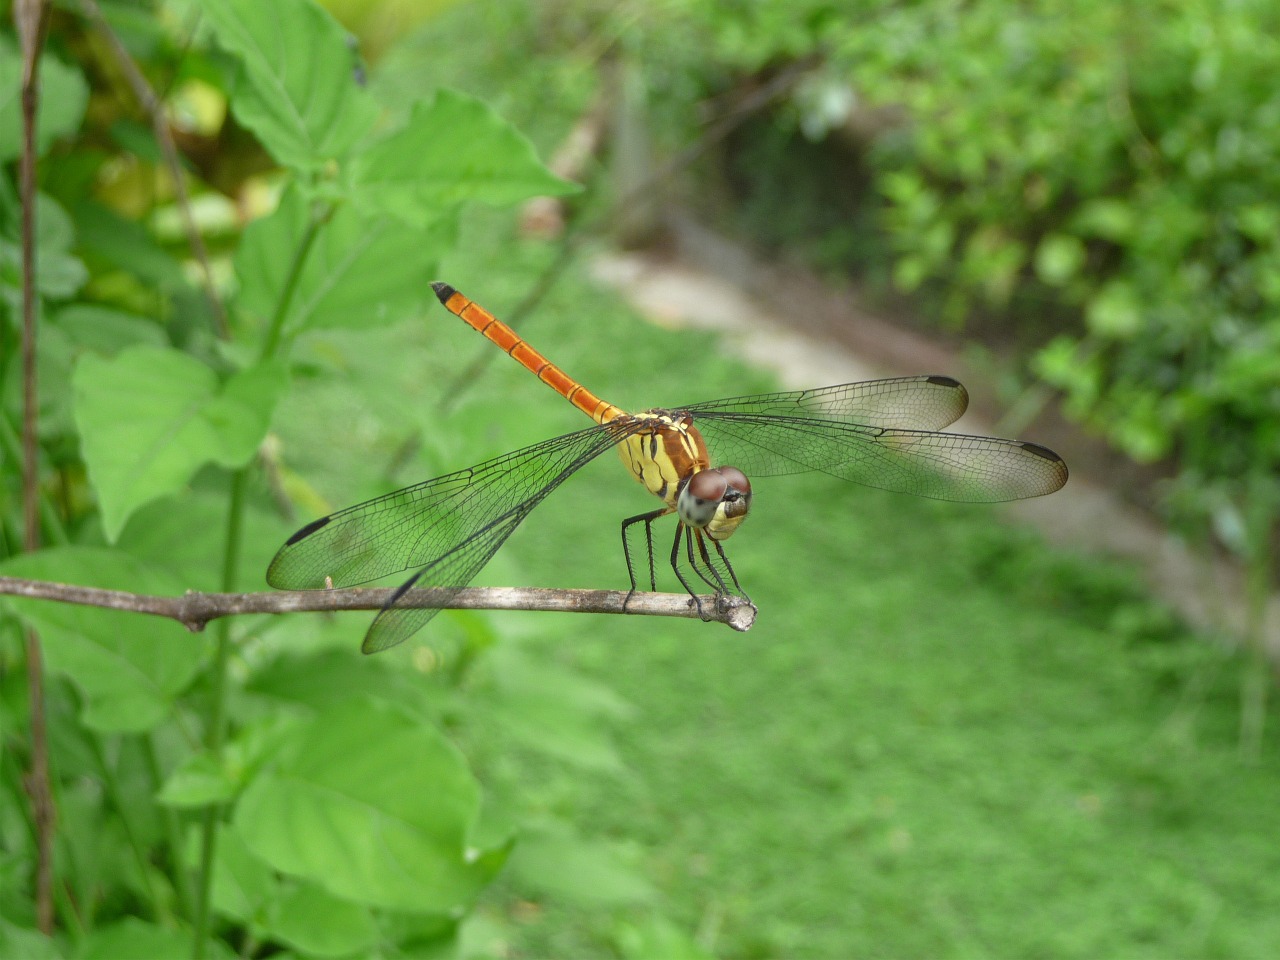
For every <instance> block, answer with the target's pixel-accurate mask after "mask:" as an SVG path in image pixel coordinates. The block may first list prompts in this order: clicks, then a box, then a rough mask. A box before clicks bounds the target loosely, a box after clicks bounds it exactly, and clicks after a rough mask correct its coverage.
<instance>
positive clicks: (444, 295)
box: [431, 280, 458, 303]
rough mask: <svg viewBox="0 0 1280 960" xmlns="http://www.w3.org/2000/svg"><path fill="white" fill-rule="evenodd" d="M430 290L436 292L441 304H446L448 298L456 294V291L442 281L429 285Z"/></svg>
mask: <svg viewBox="0 0 1280 960" xmlns="http://www.w3.org/2000/svg"><path fill="white" fill-rule="evenodd" d="M431 289H432V290H434V291H435V292H436V296H437V297H438V298H439V299H440V302H441V303H448V302H449V298H450V297H452V296H453V295H454V294H455V293H457V292H458V291H457V290H455V289H453V287H451V286H449V285H448V284H447V283H445V282H444V281H443V280H437V281H435V282H434V283H433V284H431Z"/></svg>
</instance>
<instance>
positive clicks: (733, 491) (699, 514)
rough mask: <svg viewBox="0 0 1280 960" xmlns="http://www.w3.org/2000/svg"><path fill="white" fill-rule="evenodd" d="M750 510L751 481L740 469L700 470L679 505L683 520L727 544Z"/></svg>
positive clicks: (677, 504)
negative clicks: (726, 541)
mask: <svg viewBox="0 0 1280 960" xmlns="http://www.w3.org/2000/svg"><path fill="white" fill-rule="evenodd" d="M750 509H751V481H750V480H748V479H747V475H746V474H744V473H743V472H742V471H741V470H739V469H738V468H737V467H716V468H715V469H714V470H699V471H698V472H697V473H695V474H694V475H693V476H691V477H690V478H689V482H688V483H686V484H685V485H684V488H683V489H682V490H681V491H680V498H679V500H677V501H676V512H677V513H679V514H680V519H681V520H682V521H683V522H684V523H686V524H688V525H689V526H691V527H694V528H696V529H698V530H705V531H706V533H707V536H709V537H710V538H711V539H712V540H727V539H729V536H730V535H731V534H732V533H733V531H735V530H737V529H738V524H740V523H742V521H743V520H745V519H746V517H747V511H748V510H750Z"/></svg>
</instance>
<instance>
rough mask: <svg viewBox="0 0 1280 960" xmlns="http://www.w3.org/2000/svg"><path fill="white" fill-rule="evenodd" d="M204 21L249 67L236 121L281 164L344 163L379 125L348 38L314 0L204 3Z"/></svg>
mask: <svg viewBox="0 0 1280 960" xmlns="http://www.w3.org/2000/svg"><path fill="white" fill-rule="evenodd" d="M201 9H202V10H203V12H204V16H205V18H206V19H207V20H208V21H209V23H210V25H211V26H212V27H213V31H214V35H215V36H216V37H217V39H218V43H219V44H221V46H222V47H223V48H225V49H226V50H228V51H230V52H231V53H233V54H235V56H236V57H237V58H239V60H240V63H241V66H242V67H243V72H242V80H243V82H242V83H241V84H239V85H238V86H237V89H236V90H235V91H234V92H233V94H232V96H231V109H232V110H233V111H234V112H235V115H236V117H237V119H239V120H240V122H241V123H243V124H244V125H245V126H246V127H248V128H249V129H250V130H252V131H253V132H254V133H255V134H256V135H257V137H258V139H259V140H260V141H262V145H263V146H264V147H266V149H267V151H268V152H269V153H270V154H271V155H272V156H273V157H275V158H276V160H278V161H279V162H280V163H281V164H283V165H284V166H287V167H293V168H295V169H301V170H311V169H315V168H317V167H319V166H321V165H323V164H324V163H326V162H328V161H329V160H331V159H335V158H337V159H340V158H342V157H343V156H345V155H346V153H347V152H348V151H349V150H350V149H351V148H352V146H353V145H354V144H356V143H357V142H358V141H359V140H360V139H361V138H362V137H363V136H365V134H366V133H368V131H369V129H370V128H371V127H372V126H373V123H374V120H375V119H376V117H377V106H376V105H375V104H374V102H373V100H372V99H371V98H370V97H369V95H368V94H367V93H365V91H364V90H363V89H361V88H360V87H358V86H357V85H356V82H355V75H354V68H355V65H356V61H355V57H354V54H353V52H352V50H351V48H350V47H349V46H348V44H347V37H348V35H347V33H346V31H344V30H343V29H342V27H341V26H339V25H338V22H337V21H336V20H334V19H333V17H332V16H330V15H329V13H328V12H326V11H325V10H324V9H322V8H321V7H319V6H318V5H316V4H315V3H313V2H311V0H272V2H271V3H263V2H262V0H204V2H203V4H202V5H201Z"/></svg>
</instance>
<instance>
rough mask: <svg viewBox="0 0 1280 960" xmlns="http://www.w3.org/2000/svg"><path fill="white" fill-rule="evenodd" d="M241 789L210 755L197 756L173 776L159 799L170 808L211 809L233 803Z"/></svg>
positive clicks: (190, 759)
mask: <svg viewBox="0 0 1280 960" xmlns="http://www.w3.org/2000/svg"><path fill="white" fill-rule="evenodd" d="M237 786H238V784H237V783H236V781H235V780H234V779H232V778H231V777H230V776H228V774H227V770H226V768H225V767H224V766H223V765H222V764H220V763H219V762H218V761H217V760H215V759H214V758H213V757H212V756H210V755H209V754H207V753H197V754H193V755H191V756H189V757H187V758H186V759H185V760H183V761H182V763H180V764H178V766H177V768H176V769H175V770H174V771H173V773H171V774H169V776H168V777H167V778H166V779H165V782H164V786H163V787H161V788H160V792H159V793H158V794H157V795H156V799H157V800H159V801H160V802H161V803H163V804H166V805H167V806H170V807H207V806H209V805H211V804H215V803H225V802H226V801H228V800H230V799H232V798H233V797H234V796H235V795H236V789H237Z"/></svg>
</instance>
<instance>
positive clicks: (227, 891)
mask: <svg viewBox="0 0 1280 960" xmlns="http://www.w3.org/2000/svg"><path fill="white" fill-rule="evenodd" d="M277 894H278V886H277V883H276V878H275V874H274V873H273V872H272V870H271V868H270V867H268V866H267V865H266V864H265V863H263V862H262V861H261V860H259V859H258V858H257V857H255V856H254V855H253V851H251V850H250V849H249V847H248V845H247V844H246V843H245V842H244V838H243V837H241V836H240V831H239V830H237V829H236V828H235V825H234V824H224V825H223V827H222V830H221V832H220V833H219V835H218V848H217V853H216V855H215V856H214V860H213V889H212V892H211V897H212V900H213V908H214V909H215V910H216V911H217V912H218V913H220V914H222V915H223V916H225V917H230V918H231V919H232V920H238V921H239V922H241V923H249V922H251V921H257V922H261V921H262V920H263V919H264V914H265V910H266V907H267V904H268V903H269V902H270V901H271V899H272V898H273V897H275V896H276V895H277Z"/></svg>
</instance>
